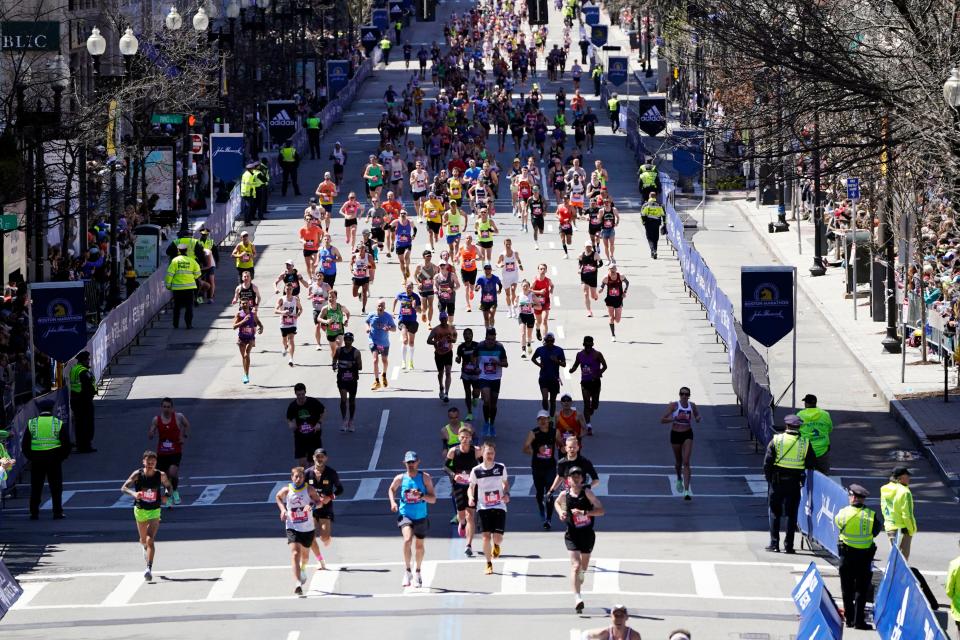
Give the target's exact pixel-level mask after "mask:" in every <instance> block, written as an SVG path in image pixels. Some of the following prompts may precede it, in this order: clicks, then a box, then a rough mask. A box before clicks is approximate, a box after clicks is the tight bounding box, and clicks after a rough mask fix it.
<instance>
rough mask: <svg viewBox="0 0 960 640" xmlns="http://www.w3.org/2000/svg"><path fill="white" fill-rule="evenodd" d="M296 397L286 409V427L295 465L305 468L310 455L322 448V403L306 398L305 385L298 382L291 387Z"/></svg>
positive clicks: (323, 408) (323, 409) (323, 410)
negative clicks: (291, 442) (290, 435)
mask: <svg viewBox="0 0 960 640" xmlns="http://www.w3.org/2000/svg"><path fill="white" fill-rule="evenodd" d="M293 394H294V395H295V396H296V399H294V401H293V402H291V403H290V405H289V406H288V407H287V427H289V429H290V431H291V432H292V433H293V457H294V458H296V459H297V464H299V465H300V466H301V467H305V466H306V463H307V459H308V458H309V457H310V455H311V453H312V452H313V451H314V450H316V449H319V448H320V447H322V446H323V427H322V425H321V424H320V423H321V422H323V414H324V412H325V411H326V408H325V407H324V406H323V403H322V402H320V401H319V400H317V399H316V398H312V397H309V396H307V385H305V384H303V383H302V382H298V383H297V384H295V385H293Z"/></svg>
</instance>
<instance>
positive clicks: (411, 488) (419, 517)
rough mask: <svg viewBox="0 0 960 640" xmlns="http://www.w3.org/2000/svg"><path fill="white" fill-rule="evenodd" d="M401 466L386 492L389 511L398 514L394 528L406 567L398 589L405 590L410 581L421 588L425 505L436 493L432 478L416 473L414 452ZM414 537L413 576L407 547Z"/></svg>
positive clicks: (432, 501)
mask: <svg viewBox="0 0 960 640" xmlns="http://www.w3.org/2000/svg"><path fill="white" fill-rule="evenodd" d="M403 464H404V465H405V466H406V468H407V470H406V472H404V473H399V474H397V476H396V477H395V478H394V479H393V482H391V483H390V488H389V489H387V497H388V498H389V499H390V510H391V511H393V512H394V513H398V514H399V515H398V516H397V526H398V527H399V528H400V533H401V534H402V535H403V564H404V566H405V567H406V569H405V571H404V573H403V583H402V586H404V587H409V586H410V582H411V580H413V584H414V586H415V587H416V588H417V589H419V588H421V587H423V576H422V575H421V574H420V567H421V565H422V564H423V554H424V548H423V541H424V539H425V538H426V537H427V530H428V529H429V528H430V521H429V520H428V518H427V505H428V504H436V502H437V494H436V492H435V491H434V489H433V479H432V478H431V477H430V474H429V473H427V472H426V471H420V470H419V466H420V456H418V455H417V452H416V451H407V452H406V454H404V456H403ZM398 489H399V490H400V500H399V503H398V501H397V490H398ZM414 538H416V541H417V542H416V550H417V551H416V577H415V578H414V576H413V575H411V572H410V560H411V555H412V553H411V551H412V549H411V547H412V546H413V540H414Z"/></svg>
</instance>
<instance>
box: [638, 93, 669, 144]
mask: <svg viewBox="0 0 960 640" xmlns="http://www.w3.org/2000/svg"><path fill="white" fill-rule="evenodd" d="M637 113H638V114H639V115H638V116H637V126H638V127H640V131H643V132H644V133H645V134H647V135H648V136H655V135H657V134H658V133H660V132H662V131H664V130H665V129H666V128H667V99H666V98H664V97H662V96H661V97H659V98H644V97H641V98H639V99H638V100H637Z"/></svg>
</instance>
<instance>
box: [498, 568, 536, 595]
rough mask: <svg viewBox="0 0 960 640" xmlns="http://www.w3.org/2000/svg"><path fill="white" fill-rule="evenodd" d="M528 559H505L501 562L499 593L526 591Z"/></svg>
mask: <svg viewBox="0 0 960 640" xmlns="http://www.w3.org/2000/svg"><path fill="white" fill-rule="evenodd" d="M529 569H530V561H529V560H507V561H506V562H504V563H503V571H502V573H503V577H502V579H501V580H500V593H526V592H527V571H529Z"/></svg>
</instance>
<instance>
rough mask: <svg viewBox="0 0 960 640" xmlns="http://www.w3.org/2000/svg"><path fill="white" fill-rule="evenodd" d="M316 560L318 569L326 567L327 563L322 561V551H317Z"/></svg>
mask: <svg viewBox="0 0 960 640" xmlns="http://www.w3.org/2000/svg"><path fill="white" fill-rule="evenodd" d="M317 562H318V563H319V564H320V569H326V568H327V563H326V562H324V561H323V554H322V553H318V554H317Z"/></svg>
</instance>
